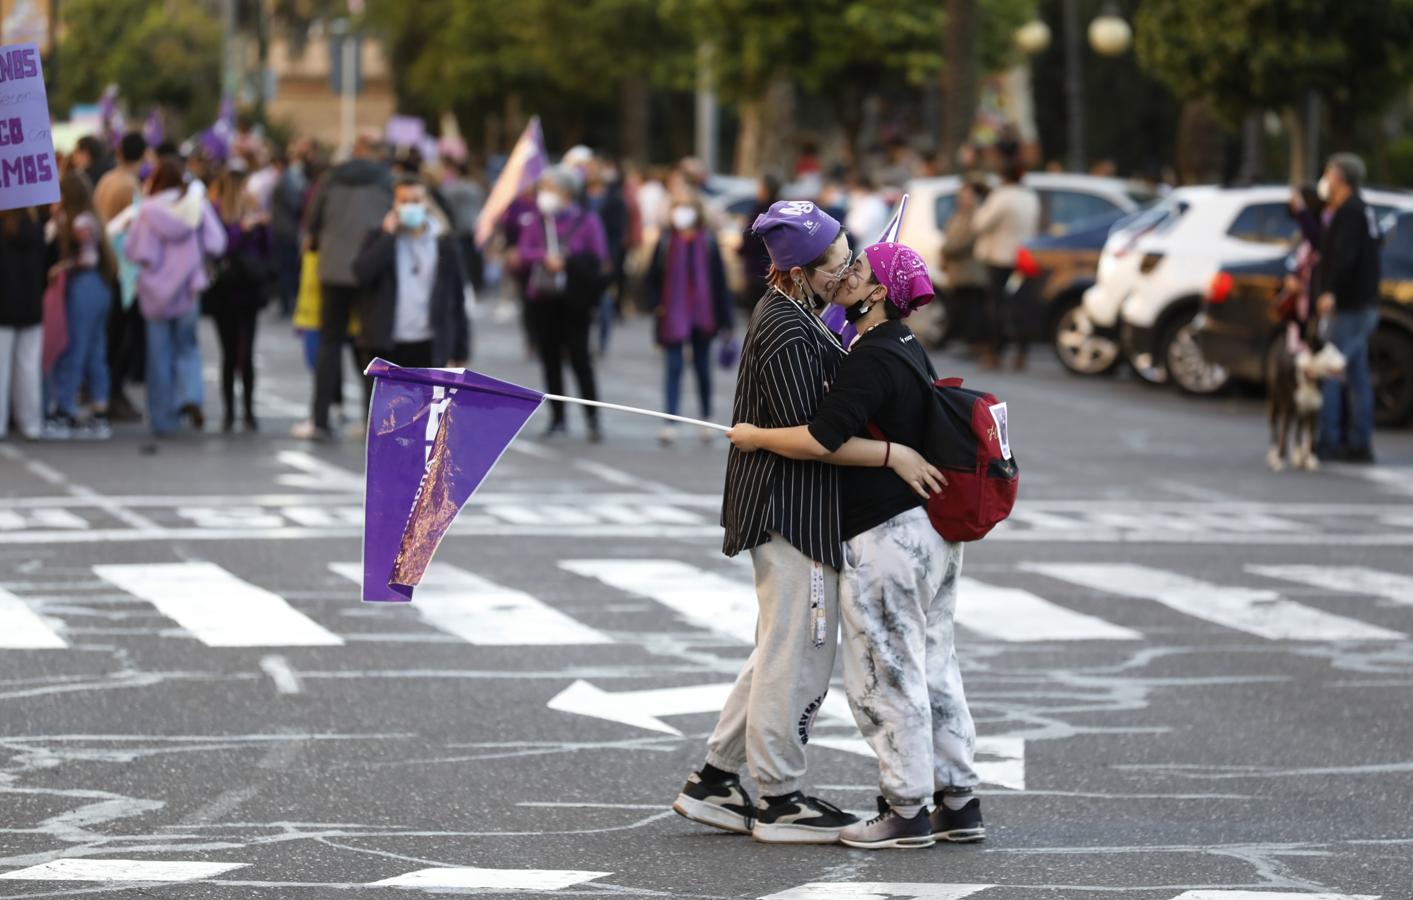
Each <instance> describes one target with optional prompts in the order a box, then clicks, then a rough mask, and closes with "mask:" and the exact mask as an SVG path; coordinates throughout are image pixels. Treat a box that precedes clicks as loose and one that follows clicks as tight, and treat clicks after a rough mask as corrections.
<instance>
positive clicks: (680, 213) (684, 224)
mask: <svg viewBox="0 0 1413 900" xmlns="http://www.w3.org/2000/svg"><path fill="white" fill-rule="evenodd" d="M696 224H697V211H696V210H695V209H693V208H692V207H690V206H674V207H672V227H673V228H676V229H677V230H678V231H686V230H687V229H688V228H691V227H692V226H694V225H696Z"/></svg>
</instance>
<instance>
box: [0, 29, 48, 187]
mask: <svg viewBox="0 0 1413 900" xmlns="http://www.w3.org/2000/svg"><path fill="white" fill-rule="evenodd" d="M58 199H59V168H58V166H57V165H55V162H54V140H53V136H52V135H51V134H50V123H49V101H48V100H47V99H46V98H45V94H44V72H43V71H42V70H41V69H40V64H39V48H38V47H36V46H35V45H34V44H14V45H11V46H8V47H0V210H6V209H17V208H19V207H22V206H43V205H45V204H49V203H54V202H56V201H57V200H58Z"/></svg>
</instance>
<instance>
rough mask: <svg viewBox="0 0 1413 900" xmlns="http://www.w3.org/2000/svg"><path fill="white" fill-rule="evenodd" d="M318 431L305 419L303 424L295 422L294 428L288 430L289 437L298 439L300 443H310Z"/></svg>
mask: <svg viewBox="0 0 1413 900" xmlns="http://www.w3.org/2000/svg"><path fill="white" fill-rule="evenodd" d="M318 433H319V430H318V429H317V428H315V427H314V423H313V422H311V421H309V420H308V419H305V420H304V421H303V422H295V423H294V427H293V428H291V429H290V430H289V436H290V437H292V438H298V439H299V440H301V441H312V440H314V438H315V436H317V435H318Z"/></svg>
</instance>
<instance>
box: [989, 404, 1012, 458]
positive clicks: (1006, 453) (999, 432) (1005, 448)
mask: <svg viewBox="0 0 1413 900" xmlns="http://www.w3.org/2000/svg"><path fill="white" fill-rule="evenodd" d="M990 410H991V418H992V419H994V420H995V422H996V439H997V440H998V441H1000V443H1001V458H1002V459H1010V458H1011V438H1010V435H1008V434H1007V433H1006V404H1004V403H997V404H996V405H994V406H992V407H990Z"/></svg>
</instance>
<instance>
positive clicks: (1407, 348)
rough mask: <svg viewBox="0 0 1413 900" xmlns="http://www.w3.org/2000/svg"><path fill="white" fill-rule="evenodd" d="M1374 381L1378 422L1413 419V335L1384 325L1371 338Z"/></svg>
mask: <svg viewBox="0 0 1413 900" xmlns="http://www.w3.org/2000/svg"><path fill="white" fill-rule="evenodd" d="M1369 369H1370V372H1371V374H1372V376H1373V381H1374V422H1375V423H1377V424H1378V425H1381V426H1384V427H1390V426H1398V425H1403V424H1405V423H1406V422H1408V421H1409V420H1410V419H1413V337H1410V336H1409V335H1408V334H1407V333H1406V332H1403V331H1398V330H1395V329H1392V328H1380V329H1379V330H1378V331H1376V332H1374V337H1373V339H1372V340H1370V341H1369Z"/></svg>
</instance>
